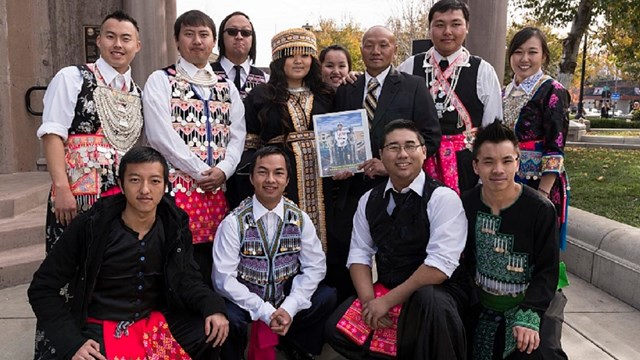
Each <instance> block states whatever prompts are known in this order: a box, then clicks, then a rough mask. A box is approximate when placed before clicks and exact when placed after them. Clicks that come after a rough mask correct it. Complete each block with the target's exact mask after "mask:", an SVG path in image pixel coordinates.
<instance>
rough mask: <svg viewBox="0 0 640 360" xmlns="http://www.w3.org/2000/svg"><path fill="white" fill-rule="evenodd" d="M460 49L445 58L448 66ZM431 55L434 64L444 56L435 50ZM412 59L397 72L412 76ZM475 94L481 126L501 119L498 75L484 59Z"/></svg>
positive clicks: (480, 66)
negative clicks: (480, 115)
mask: <svg viewBox="0 0 640 360" xmlns="http://www.w3.org/2000/svg"><path fill="white" fill-rule="evenodd" d="M462 49H463V48H460V49H458V51H456V52H454V53H453V54H451V55H449V56H447V57H446V58H447V60H448V61H449V64H452V63H453V61H454V60H455V59H456V58H457V57H458V55H460V53H462ZM433 55H434V56H435V60H436V63H439V62H440V60H442V59H443V58H444V56H442V55H440V54H439V53H438V52H437V51H435V48H434V51H433ZM414 59H415V55H414V56H411V57H410V58H408V59H407V60H405V61H404V62H403V63H402V64H400V66H398V70H399V71H402V72H406V73H408V74H413V66H414ZM425 80H426V79H425ZM427 88H430V86H429V84H427ZM476 93H477V94H478V99H480V102H481V103H482V104H483V105H484V112H483V114H482V126H487V125H489V124H492V123H493V121H494V120H495V119H496V118H498V119H502V87H501V86H500V81H498V75H497V74H496V71H495V69H494V68H493V66H491V64H489V63H488V62H486V61H485V60H484V59H480V65H479V66H478V78H477V81H476Z"/></svg>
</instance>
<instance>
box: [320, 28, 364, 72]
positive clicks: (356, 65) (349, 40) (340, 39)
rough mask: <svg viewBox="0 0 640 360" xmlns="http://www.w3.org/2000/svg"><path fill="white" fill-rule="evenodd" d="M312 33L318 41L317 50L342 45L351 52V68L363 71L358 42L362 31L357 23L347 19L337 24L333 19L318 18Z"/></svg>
mask: <svg viewBox="0 0 640 360" xmlns="http://www.w3.org/2000/svg"><path fill="white" fill-rule="evenodd" d="M314 33H315V35H316V40H317V42H318V51H320V50H322V49H324V48H325V47H327V46H330V45H334V44H338V45H342V46H344V47H345V48H347V50H349V53H350V54H351V60H352V63H353V66H352V69H351V70H355V71H364V64H363V62H362V55H361V54H360V42H361V40H362V34H363V33H364V31H363V30H362V28H361V27H360V25H359V24H358V23H356V22H355V21H353V20H352V19H349V20H347V21H346V23H344V24H343V25H338V24H337V23H336V21H335V20H334V19H320V21H319V22H318V26H317V27H316V28H315V29H314Z"/></svg>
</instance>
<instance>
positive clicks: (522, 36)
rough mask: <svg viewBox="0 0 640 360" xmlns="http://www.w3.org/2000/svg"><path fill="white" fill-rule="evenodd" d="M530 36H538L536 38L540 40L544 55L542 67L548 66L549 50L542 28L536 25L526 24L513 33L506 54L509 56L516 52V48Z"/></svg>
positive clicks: (549, 59)
mask: <svg viewBox="0 0 640 360" xmlns="http://www.w3.org/2000/svg"><path fill="white" fill-rule="evenodd" d="M532 37H536V38H538V40H540V47H541V48H542V55H544V58H545V60H544V64H542V66H543V68H544V69H546V68H547V67H549V62H550V61H551V51H549V45H548V44H547V37H546V36H545V35H544V33H543V32H542V30H540V29H538V28H536V27H532V26H527V27H525V28H523V29H522V30H520V31H518V32H517V33H516V34H515V35H513V37H512V38H511V41H510V42H509V47H508V50H507V54H509V57H511V55H513V53H514V52H516V50H518V48H519V47H520V46H522V44H524V43H525V42H527V40H529V39H531V38H532Z"/></svg>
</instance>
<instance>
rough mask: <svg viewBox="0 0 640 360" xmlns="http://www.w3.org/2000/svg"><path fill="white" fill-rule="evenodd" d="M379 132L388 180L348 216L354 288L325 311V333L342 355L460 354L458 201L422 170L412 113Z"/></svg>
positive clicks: (461, 227) (461, 217)
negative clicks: (330, 311)
mask: <svg viewBox="0 0 640 360" xmlns="http://www.w3.org/2000/svg"><path fill="white" fill-rule="evenodd" d="M384 134H385V135H384V138H383V140H384V142H383V143H382V144H381V145H380V158H381V161H382V163H383V164H384V167H385V169H386V171H387V172H388V174H389V180H387V181H386V182H383V183H381V184H379V185H377V186H375V187H374V188H373V189H372V190H370V191H368V192H367V193H365V194H364V195H363V196H362V197H361V198H360V202H359V204H358V209H357V212H356V214H355V216H354V219H353V223H354V225H353V233H352V238H351V248H350V251H349V258H348V261H347V267H348V268H349V271H350V273H351V279H352V281H353V284H354V286H355V288H356V291H357V294H358V295H357V297H351V298H349V299H347V300H346V301H345V302H344V303H342V305H340V306H339V307H338V309H337V310H336V311H335V312H334V314H333V315H332V316H331V318H330V319H329V321H328V322H327V329H326V334H327V341H328V342H329V343H330V345H331V346H332V347H333V348H334V349H335V350H336V351H338V352H339V353H341V354H342V355H344V356H346V357H347V358H349V359H363V358H367V359H369V358H382V359H386V358H388V357H389V356H393V357H397V358H398V359H465V358H466V339H465V333H464V327H463V324H462V320H461V317H460V315H459V314H460V309H462V308H463V307H464V306H465V304H466V294H465V292H464V291H463V289H462V287H461V286H460V284H459V283H458V277H459V273H458V272H455V271H456V269H457V267H458V260H459V259H460V254H461V253H462V250H463V249H464V245H465V241H466V235H467V230H466V226H467V220H466V217H465V214H464V210H463V208H462V203H461V201H460V199H459V198H458V196H457V195H456V193H455V192H454V191H453V190H451V189H450V188H448V187H446V186H443V185H442V184H441V183H439V182H437V181H435V180H433V179H431V178H429V177H428V176H427V175H426V174H425V173H424V171H422V164H423V162H424V160H425V158H426V157H427V151H426V147H425V144H424V138H423V137H422V135H421V134H420V132H419V131H418V128H417V127H416V125H415V124H414V123H413V122H412V121H408V120H395V121H392V122H390V123H389V124H388V125H387V126H386V127H385V131H384ZM374 255H375V260H376V265H377V273H378V281H377V282H376V283H374V282H373V280H372V271H371V269H372V257H373V256H374ZM454 272H455V274H454Z"/></svg>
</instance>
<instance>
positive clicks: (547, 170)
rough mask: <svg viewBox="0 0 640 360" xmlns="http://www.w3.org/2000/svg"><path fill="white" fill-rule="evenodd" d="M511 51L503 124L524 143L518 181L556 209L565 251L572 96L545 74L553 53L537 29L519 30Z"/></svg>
mask: <svg viewBox="0 0 640 360" xmlns="http://www.w3.org/2000/svg"><path fill="white" fill-rule="evenodd" d="M508 52H509V59H510V63H511V69H512V70H513V72H514V77H513V81H512V82H511V83H510V84H509V85H508V86H507V87H506V89H505V90H504V95H503V106H504V123H505V124H506V125H507V126H509V127H510V128H512V129H514V131H515V133H516V136H517V137H518V141H520V150H521V152H522V155H521V159H520V170H519V171H518V173H517V175H516V180H517V181H519V182H521V183H524V184H527V185H529V186H531V187H533V188H534V189H537V190H538V191H539V192H541V193H542V194H543V195H544V196H545V197H547V198H549V200H551V202H553V204H554V205H555V206H556V212H557V215H558V225H559V226H560V227H561V230H562V232H561V242H562V248H564V240H565V238H566V232H565V227H566V222H567V207H568V195H569V194H568V185H569V184H568V179H567V176H566V172H565V169H564V145H565V141H566V138H567V132H568V130H569V113H568V107H569V101H570V97H569V92H568V91H567V90H566V89H565V88H564V87H563V86H562V84H560V83H559V82H558V81H556V80H554V79H553V78H552V77H551V76H549V75H546V74H545V73H544V71H543V68H546V67H547V66H548V65H549V56H550V54H549V47H548V46H547V41H546V38H545V36H544V34H543V33H542V32H541V31H540V30H539V29H537V28H533V27H526V28H524V29H522V30H520V31H518V33H516V34H515V35H514V37H513V39H511V42H510V43H509V49H508Z"/></svg>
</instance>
